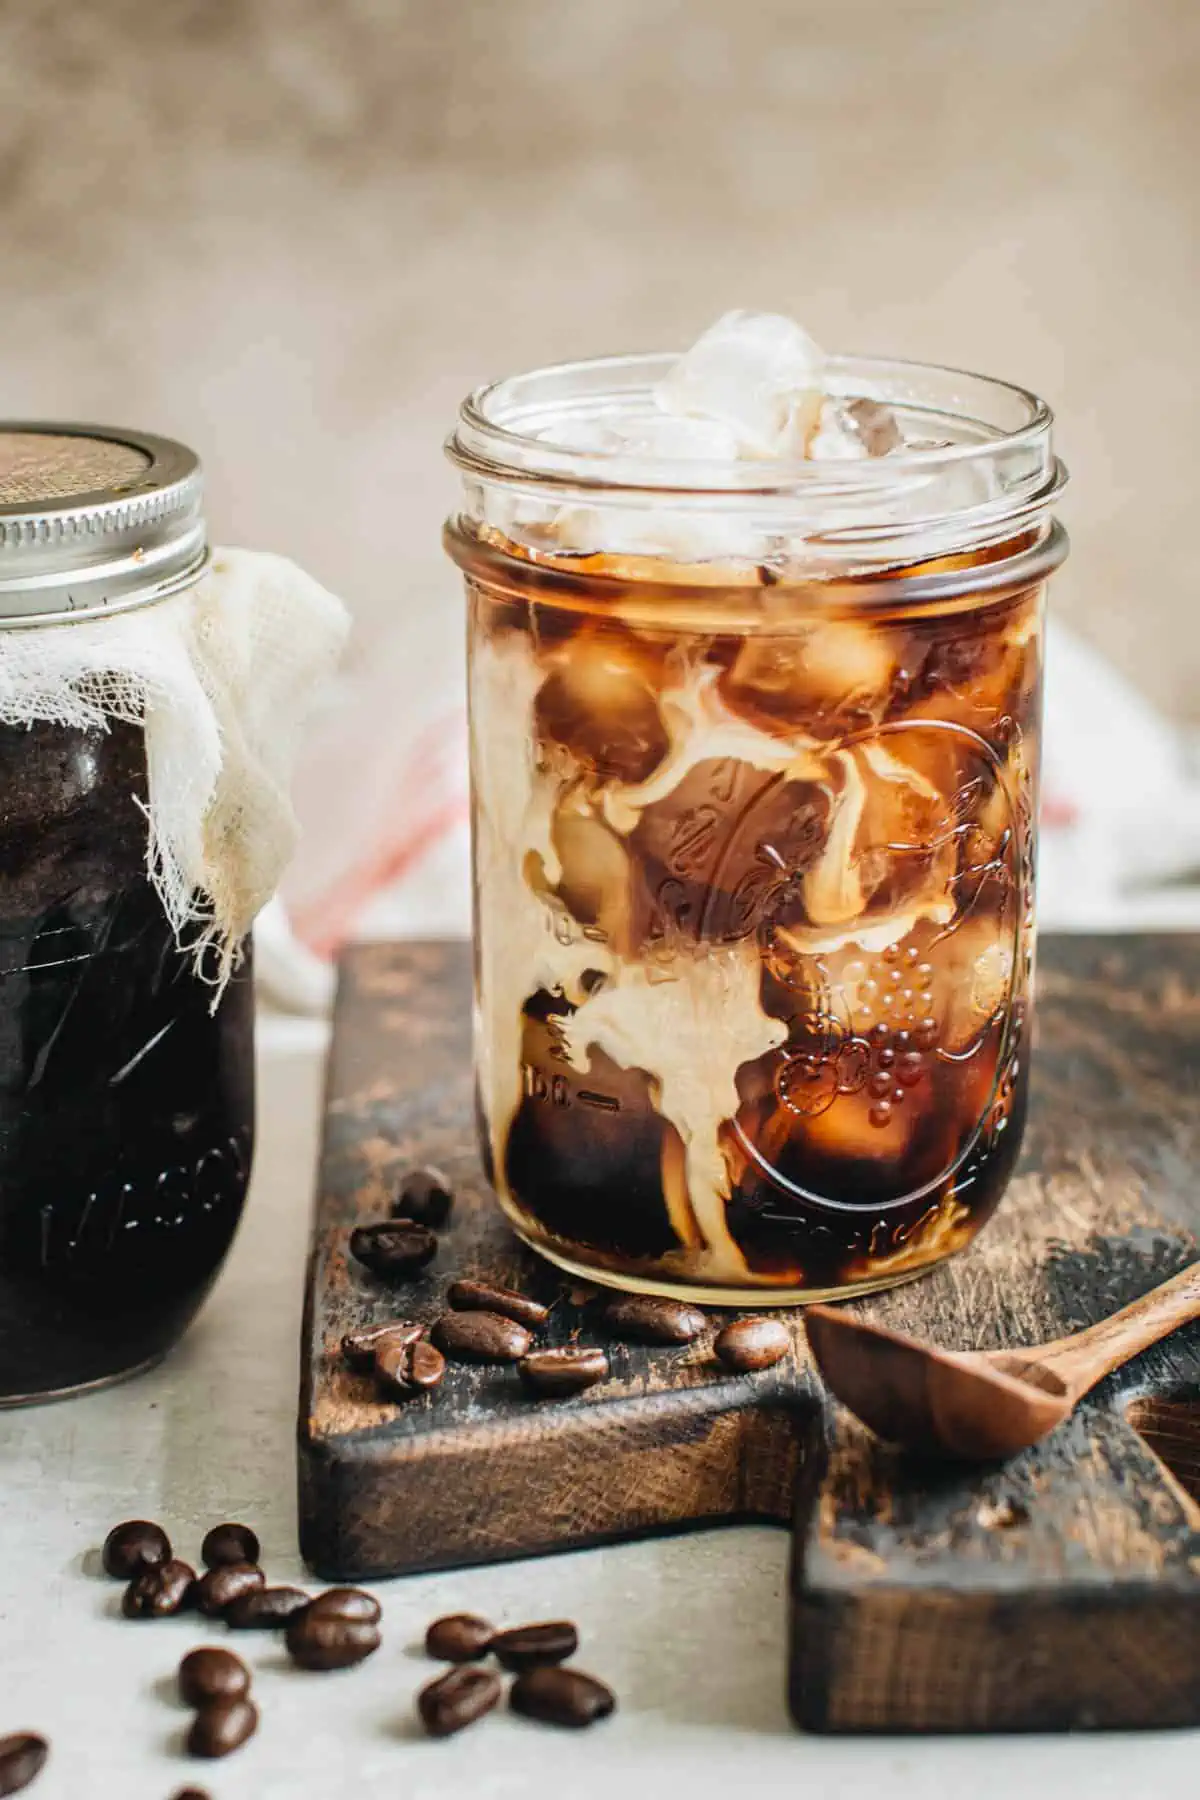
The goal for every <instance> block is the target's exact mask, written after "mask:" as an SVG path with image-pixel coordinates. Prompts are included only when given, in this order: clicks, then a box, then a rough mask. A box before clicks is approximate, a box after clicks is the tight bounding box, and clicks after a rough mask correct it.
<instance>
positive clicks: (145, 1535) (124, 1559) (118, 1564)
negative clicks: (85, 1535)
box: [101, 1519, 171, 1581]
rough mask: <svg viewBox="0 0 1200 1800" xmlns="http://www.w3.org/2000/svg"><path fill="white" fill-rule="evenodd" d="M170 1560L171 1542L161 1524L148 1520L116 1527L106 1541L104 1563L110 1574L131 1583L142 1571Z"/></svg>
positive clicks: (128, 1521) (139, 1520) (135, 1520)
mask: <svg viewBox="0 0 1200 1800" xmlns="http://www.w3.org/2000/svg"><path fill="white" fill-rule="evenodd" d="M170 1560H171V1540H170V1538H169V1537H168V1536H167V1534H166V1532H165V1531H164V1530H163V1528H162V1526H161V1525H154V1524H152V1523H151V1522H150V1520H149V1519H126V1521H125V1523H124V1524H123V1525H114V1526H113V1528H112V1530H111V1531H110V1532H109V1534H108V1536H107V1537H106V1538H105V1540H104V1550H103V1552H102V1554H101V1561H102V1562H103V1564H104V1571H105V1574H107V1575H115V1576H116V1578H117V1580H118V1581H132V1580H133V1578H134V1576H135V1575H140V1574H141V1572H142V1570H143V1569H156V1568H159V1567H160V1566H161V1565H162V1564H163V1563H165V1562H170Z"/></svg>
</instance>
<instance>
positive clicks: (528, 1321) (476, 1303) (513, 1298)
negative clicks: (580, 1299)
mask: <svg viewBox="0 0 1200 1800" xmlns="http://www.w3.org/2000/svg"><path fill="white" fill-rule="evenodd" d="M446 1304H447V1305H448V1306H449V1307H451V1308H453V1310H454V1311H455V1312H494V1313H500V1314H501V1315H502V1316H503V1317H504V1318H506V1319H515V1320H516V1321H517V1324H518V1325H528V1327H529V1329H530V1330H531V1331H540V1330H541V1328H542V1326H543V1325H544V1324H545V1323H546V1320H547V1319H548V1318H549V1317H550V1308H549V1307H548V1306H543V1305H542V1303H541V1301H540V1300H531V1299H530V1298H529V1295H528V1294H519V1293H518V1292H517V1290H516V1288H506V1287H496V1286H493V1284H492V1283H491V1282H490V1281H452V1282H451V1283H450V1286H449V1287H448V1288H447V1289H446Z"/></svg>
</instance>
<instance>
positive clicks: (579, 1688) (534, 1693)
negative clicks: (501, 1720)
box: [509, 1664, 617, 1731]
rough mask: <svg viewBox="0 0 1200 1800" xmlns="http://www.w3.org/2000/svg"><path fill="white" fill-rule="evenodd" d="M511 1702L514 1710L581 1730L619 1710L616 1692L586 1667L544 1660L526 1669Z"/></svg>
mask: <svg viewBox="0 0 1200 1800" xmlns="http://www.w3.org/2000/svg"><path fill="white" fill-rule="evenodd" d="M509 1704H510V1705H511V1707H512V1709H513V1711H514V1712H519V1713H523V1714H524V1715H525V1717H526V1718H527V1719H538V1720H540V1721H541V1723H542V1724H543V1725H564V1726H567V1727H568V1728H570V1729H573V1730H576V1731H579V1730H582V1729H583V1727H584V1726H586V1725H594V1724H595V1723H596V1721H597V1720H598V1719H607V1718H608V1716H609V1714H610V1713H611V1712H614V1711H615V1710H616V1705H617V1701H616V1696H615V1694H614V1693H613V1691H612V1689H611V1688H607V1687H605V1685H604V1683H603V1682H602V1681H597V1680H596V1679H595V1677H594V1676H592V1675H585V1674H584V1673H583V1671H582V1669H562V1668H558V1667H552V1666H548V1665H546V1664H542V1665H541V1666H540V1667H538V1668H534V1669H526V1670H525V1672H524V1674H521V1675H518V1676H517V1679H516V1680H515V1681H514V1682H513V1684H512V1692H511V1694H510V1696H509Z"/></svg>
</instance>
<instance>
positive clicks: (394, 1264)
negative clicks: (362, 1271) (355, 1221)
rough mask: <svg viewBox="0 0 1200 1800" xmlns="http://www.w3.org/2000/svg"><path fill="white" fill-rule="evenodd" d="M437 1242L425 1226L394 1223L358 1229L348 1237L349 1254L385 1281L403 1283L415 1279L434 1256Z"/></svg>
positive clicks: (402, 1222)
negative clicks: (413, 1277)
mask: <svg viewBox="0 0 1200 1800" xmlns="http://www.w3.org/2000/svg"><path fill="white" fill-rule="evenodd" d="M437 1247H438V1241H437V1239H436V1237H435V1236H434V1235H433V1233H432V1231H430V1229H429V1227H428V1225H416V1224H414V1223H412V1222H411V1221H410V1220H408V1219H398V1220H397V1221H396V1222H395V1223H394V1224H390V1225H360V1226H358V1228H357V1229H356V1230H355V1231H352V1232H351V1233H350V1254H351V1256H354V1257H356V1258H357V1259H358V1261H359V1262H360V1263H362V1265H363V1267H364V1268H366V1269H370V1271H371V1273H372V1275H378V1276H380V1277H381V1278H382V1279H383V1280H385V1281H407V1280H409V1279H410V1278H411V1277H412V1276H414V1275H419V1274H420V1272H421V1270H422V1269H423V1268H424V1267H425V1265H426V1264H427V1263H431V1262H432V1261H433V1259H434V1257H435V1256H436V1255H437Z"/></svg>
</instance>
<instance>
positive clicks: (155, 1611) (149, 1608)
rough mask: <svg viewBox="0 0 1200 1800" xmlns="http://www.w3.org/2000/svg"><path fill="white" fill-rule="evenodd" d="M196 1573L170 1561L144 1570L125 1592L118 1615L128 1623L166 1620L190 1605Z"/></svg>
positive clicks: (173, 1560)
mask: <svg viewBox="0 0 1200 1800" xmlns="http://www.w3.org/2000/svg"><path fill="white" fill-rule="evenodd" d="M195 1586H196V1571H195V1569H193V1568H192V1567H191V1565H190V1564H189V1563H185V1562H179V1561H178V1560H177V1559H176V1558H174V1557H172V1559H171V1561H170V1562H165V1563H160V1564H159V1565H158V1567H157V1568H153V1569H143V1570H142V1572H141V1574H140V1575H135V1576H134V1578H133V1580H132V1581H131V1582H130V1584H129V1586H128V1587H127V1588H126V1589H125V1593H124V1596H123V1597H122V1600H121V1611H122V1612H123V1613H124V1614H125V1617H126V1618H127V1619H166V1618H170V1616H171V1615H172V1613H177V1612H183V1611H184V1610H185V1609H186V1608H187V1607H189V1606H190V1605H191V1604H192V1590H193V1588H194V1587H195Z"/></svg>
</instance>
